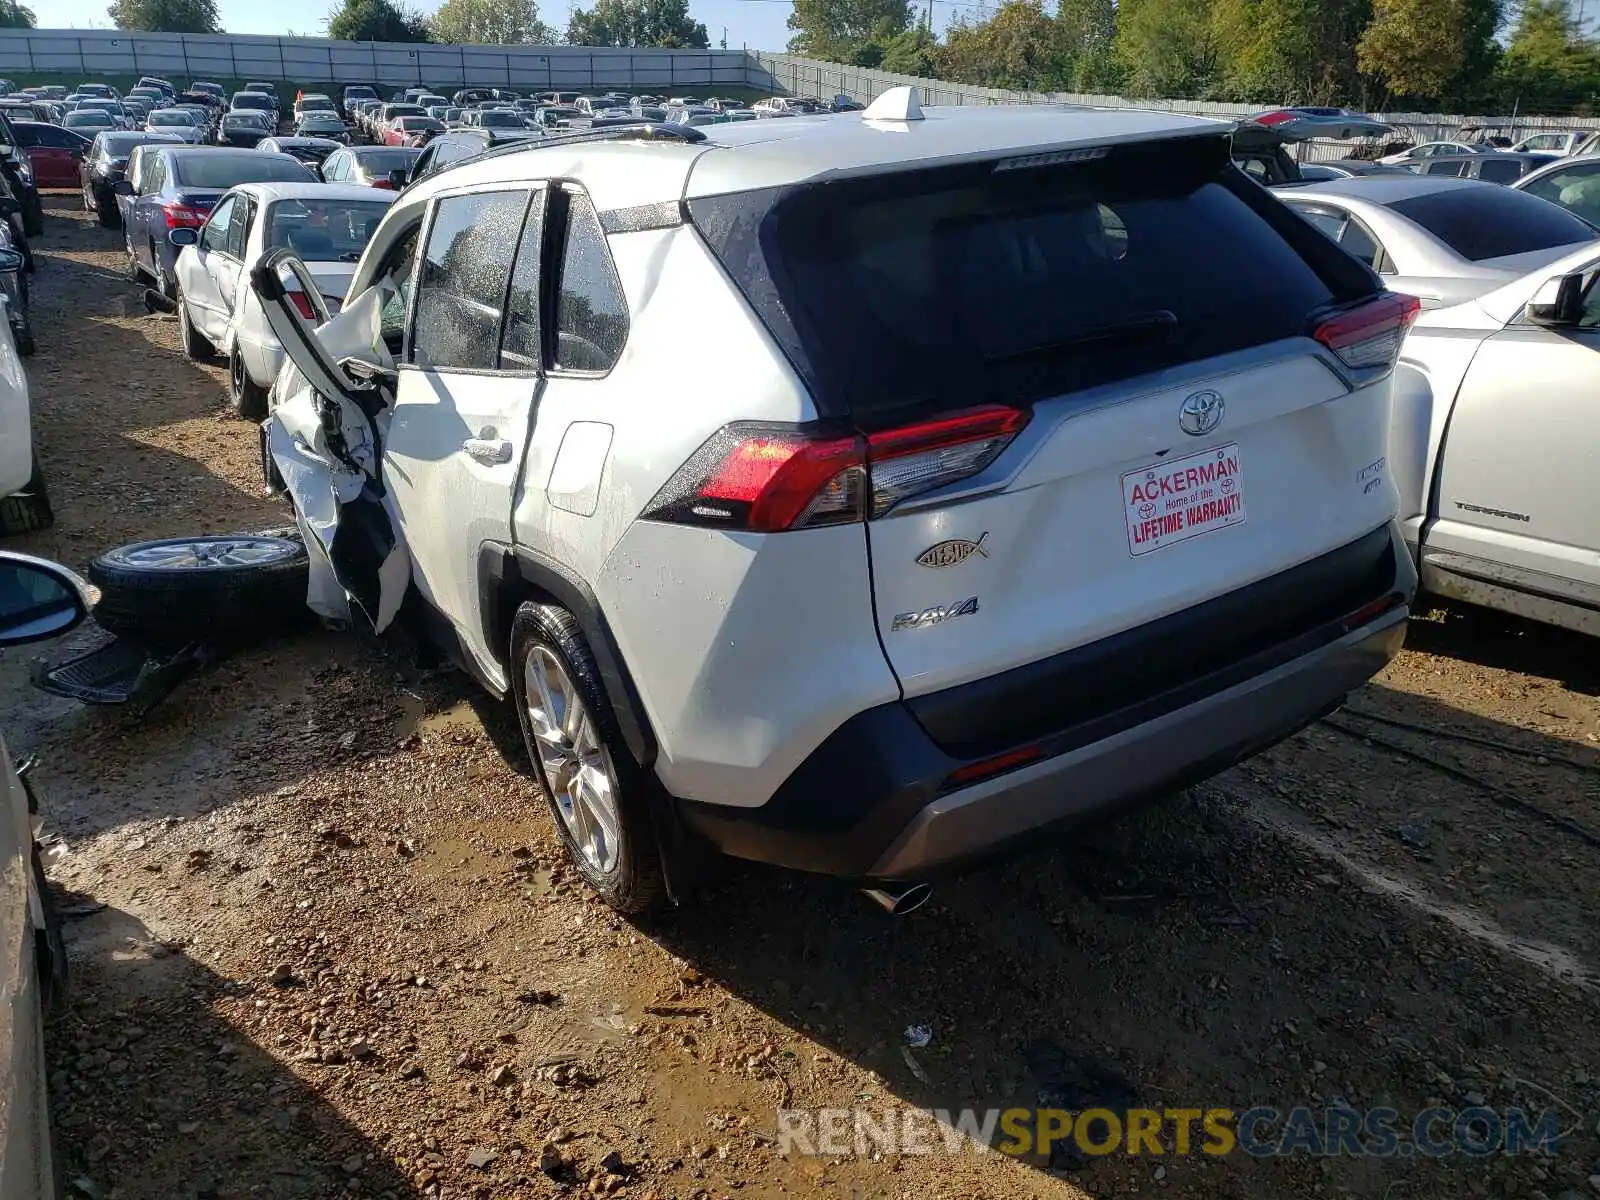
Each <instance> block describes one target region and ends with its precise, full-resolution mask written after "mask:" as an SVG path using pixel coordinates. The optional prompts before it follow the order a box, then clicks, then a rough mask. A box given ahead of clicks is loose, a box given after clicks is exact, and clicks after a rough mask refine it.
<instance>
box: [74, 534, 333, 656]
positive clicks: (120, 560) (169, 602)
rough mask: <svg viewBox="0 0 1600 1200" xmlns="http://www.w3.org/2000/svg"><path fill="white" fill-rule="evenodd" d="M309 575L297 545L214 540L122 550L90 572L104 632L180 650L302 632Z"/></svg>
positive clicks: (260, 539) (227, 537)
mask: <svg viewBox="0 0 1600 1200" xmlns="http://www.w3.org/2000/svg"><path fill="white" fill-rule="evenodd" d="M309 572H310V560H309V559H308V558H307V557H306V548H305V544H304V543H302V542H301V541H299V540H298V539H296V538H287V537H277V536H272V535H267V534H252V533H241V534H214V535H207V536H201V537H186V538H160V539H158V540H156V541H150V542H134V543H133V544H132V545H128V546H118V547H117V548H116V549H114V550H108V551H106V552H105V553H104V554H102V555H100V556H99V557H98V558H96V559H95V560H94V561H93V562H91V563H90V564H89V581H90V582H91V583H93V584H94V585H95V586H96V587H98V588H99V589H100V600H99V602H98V603H96V605H95V607H94V619H95V622H96V623H97V624H99V625H100V627H101V628H103V629H105V630H106V631H108V632H110V633H116V634H128V635H133V636H136V637H138V638H140V639H142V640H144V641H146V642H149V643H151V644H153V645H156V646H172V647H176V646H183V645H186V644H188V643H190V642H193V641H197V640H200V639H203V638H221V639H230V640H232V639H241V640H242V639H248V638H252V637H255V636H258V635H261V634H267V633H278V632H281V631H283V630H286V629H290V628H293V627H294V626H296V625H300V624H303V623H304V622H305V621H306V620H308V619H309V617H310V610H309V609H308V608H307V607H306V583H307V578H308V575H309Z"/></svg>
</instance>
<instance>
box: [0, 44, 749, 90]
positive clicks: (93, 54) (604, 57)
mask: <svg viewBox="0 0 1600 1200" xmlns="http://www.w3.org/2000/svg"><path fill="white" fill-rule="evenodd" d="M45 72H50V73H65V74H67V75H78V76H82V77H83V78H86V79H92V78H94V77H95V76H97V75H140V74H144V75H159V76H163V77H166V76H172V77H174V81H175V82H178V81H182V82H187V81H188V80H190V79H269V80H290V81H305V82H307V83H381V84H390V85H399V84H417V83H426V84H429V85H438V86H448V85H456V86H461V85H466V84H481V85H484V86H489V87H494V86H506V87H523V88H530V89H531V88H552V89H558V88H570V89H575V90H582V89H587V88H600V87H629V88H634V89H637V90H640V91H644V90H651V91H659V90H666V89H673V88H691V87H693V88H711V87H714V86H716V85H718V84H722V85H724V86H728V85H732V86H738V87H743V86H744V85H745V81H746V78H747V76H748V74H749V59H748V57H747V56H746V55H745V52H744V51H742V50H644V49H607V48H603V47H594V48H591V47H588V46H445V45H435V44H427V43H416V44H413V43H405V42H336V41H332V40H330V39H328V38H302V37H250V36H246V35H242V34H183V33H130V32H128V31H126V30H121V29H82V30H79V29H27V30H21V29H5V30H0V74H3V75H6V76H8V77H10V78H13V79H16V80H18V81H19V82H20V81H24V80H26V79H27V77H28V76H30V75H39V74H43V73H45Z"/></svg>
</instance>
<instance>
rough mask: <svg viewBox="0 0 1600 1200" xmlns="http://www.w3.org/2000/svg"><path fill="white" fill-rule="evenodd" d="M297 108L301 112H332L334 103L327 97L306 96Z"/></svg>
mask: <svg viewBox="0 0 1600 1200" xmlns="http://www.w3.org/2000/svg"><path fill="white" fill-rule="evenodd" d="M295 107H296V108H298V109H299V110H300V111H301V112H332V111H333V101H332V100H329V99H328V98H327V97H326V96H306V97H305V98H303V99H302V100H301V101H300V102H299V103H298V104H296V105H295Z"/></svg>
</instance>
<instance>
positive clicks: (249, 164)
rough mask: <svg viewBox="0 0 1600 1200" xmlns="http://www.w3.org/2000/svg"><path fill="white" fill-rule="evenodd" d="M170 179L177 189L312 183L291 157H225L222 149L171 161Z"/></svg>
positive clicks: (306, 172)
mask: <svg viewBox="0 0 1600 1200" xmlns="http://www.w3.org/2000/svg"><path fill="white" fill-rule="evenodd" d="M172 174H173V179H174V181H175V182H176V183H178V184H179V186H181V187H195V188H231V187H232V186H233V185H234V184H236V183H308V182H315V180H314V179H313V177H312V175H311V172H309V171H307V170H306V169H305V168H304V167H303V166H301V165H300V164H299V163H298V162H296V161H295V160H294V159H292V158H279V157H278V156H277V155H276V154H262V153H260V152H258V151H254V150H252V151H250V152H249V153H248V154H228V153H226V152H225V151H223V150H208V151H203V152H191V153H189V154H187V155H184V156H183V157H182V158H177V157H175V158H174V162H173V171H172Z"/></svg>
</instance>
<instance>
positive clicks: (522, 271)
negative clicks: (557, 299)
mask: <svg viewBox="0 0 1600 1200" xmlns="http://www.w3.org/2000/svg"><path fill="white" fill-rule="evenodd" d="M543 253H544V193H542V192H538V193H535V194H534V198H533V203H532V204H531V205H529V207H528V219H527V220H526V221H525V222H524V223H523V226H522V241H521V242H520V243H519V244H518V246H517V261H516V263H515V264H514V265H513V266H512V268H511V289H510V291H508V292H507V293H506V321H505V331H504V332H503V333H502V334H501V337H500V367H501V369H502V370H505V371H537V370H538V369H539V368H540V366H541V365H542V363H543V361H544V355H543V354H542V353H541V349H540V343H539V263H540V259H541V257H542V256H543Z"/></svg>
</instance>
